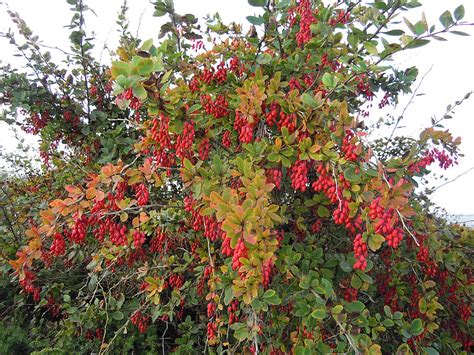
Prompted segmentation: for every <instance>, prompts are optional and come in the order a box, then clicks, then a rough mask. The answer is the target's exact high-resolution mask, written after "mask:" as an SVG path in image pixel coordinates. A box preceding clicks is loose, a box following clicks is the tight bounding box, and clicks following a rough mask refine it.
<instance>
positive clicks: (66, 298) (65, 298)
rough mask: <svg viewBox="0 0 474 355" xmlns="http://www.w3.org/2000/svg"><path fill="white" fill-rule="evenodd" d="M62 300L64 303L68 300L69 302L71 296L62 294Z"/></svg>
mask: <svg viewBox="0 0 474 355" xmlns="http://www.w3.org/2000/svg"><path fill="white" fill-rule="evenodd" d="M63 301H64V302H65V303H70V302H71V296H69V295H64V296H63Z"/></svg>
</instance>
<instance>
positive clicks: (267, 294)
mask: <svg viewBox="0 0 474 355" xmlns="http://www.w3.org/2000/svg"><path fill="white" fill-rule="evenodd" d="M275 294H276V292H275V290H271V289H270V290H266V291H265V293H264V294H263V296H262V298H272V297H273V296H275Z"/></svg>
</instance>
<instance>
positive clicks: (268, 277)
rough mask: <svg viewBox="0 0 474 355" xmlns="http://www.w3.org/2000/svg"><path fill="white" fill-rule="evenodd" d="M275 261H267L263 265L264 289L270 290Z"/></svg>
mask: <svg viewBox="0 0 474 355" xmlns="http://www.w3.org/2000/svg"><path fill="white" fill-rule="evenodd" d="M273 266H274V265H273V261H272V260H271V259H270V260H266V261H264V262H263V265H262V285H263V288H265V289H266V288H268V286H270V282H271V281H272V270H273Z"/></svg>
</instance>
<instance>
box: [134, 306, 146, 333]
mask: <svg viewBox="0 0 474 355" xmlns="http://www.w3.org/2000/svg"><path fill="white" fill-rule="evenodd" d="M149 320H150V316H145V315H143V314H142V312H140V311H135V312H134V313H133V314H132V316H131V317H130V321H131V322H132V324H133V325H135V326H136V327H137V328H138V330H139V331H140V333H145V332H146V330H147V329H148V322H149Z"/></svg>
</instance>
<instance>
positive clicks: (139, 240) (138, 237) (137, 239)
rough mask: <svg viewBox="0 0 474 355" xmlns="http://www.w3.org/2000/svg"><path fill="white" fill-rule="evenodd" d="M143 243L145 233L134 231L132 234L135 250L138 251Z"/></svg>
mask: <svg viewBox="0 0 474 355" xmlns="http://www.w3.org/2000/svg"><path fill="white" fill-rule="evenodd" d="M144 243H145V233H143V232H140V231H135V232H134V233H133V246H134V247H135V249H140V248H141V247H142V245H143V244H144Z"/></svg>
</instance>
